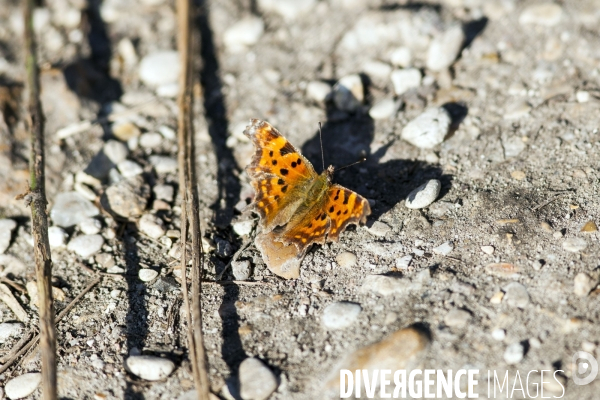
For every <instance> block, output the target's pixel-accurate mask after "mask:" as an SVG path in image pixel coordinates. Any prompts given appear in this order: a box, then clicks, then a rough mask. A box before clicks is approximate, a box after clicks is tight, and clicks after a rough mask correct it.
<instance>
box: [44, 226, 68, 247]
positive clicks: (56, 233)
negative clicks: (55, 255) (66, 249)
mask: <svg viewBox="0 0 600 400" xmlns="http://www.w3.org/2000/svg"><path fill="white" fill-rule="evenodd" d="M68 237H69V235H67V232H65V230H64V229H63V228H61V227H59V226H51V227H49V228H48V241H49V242H50V247H52V248H58V247H63V246H64V245H65V244H66V243H67V239H68Z"/></svg>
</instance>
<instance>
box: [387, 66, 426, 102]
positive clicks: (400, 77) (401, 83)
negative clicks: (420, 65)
mask: <svg viewBox="0 0 600 400" xmlns="http://www.w3.org/2000/svg"><path fill="white" fill-rule="evenodd" d="M391 79H392V84H393V85H394V92H395V93H396V95H398V96H400V95H401V94H404V93H406V92H407V91H409V90H411V89H414V88H417V87H419V86H420V85H421V71H419V70H418V69H417V68H407V69H398V70H396V71H394V72H392V74H391Z"/></svg>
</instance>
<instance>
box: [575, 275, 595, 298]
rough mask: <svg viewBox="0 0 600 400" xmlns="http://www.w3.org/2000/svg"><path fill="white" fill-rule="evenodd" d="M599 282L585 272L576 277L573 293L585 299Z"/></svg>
mask: <svg viewBox="0 0 600 400" xmlns="http://www.w3.org/2000/svg"><path fill="white" fill-rule="evenodd" d="M596 283H597V282H594V280H592V278H591V277H590V276H589V275H588V274H586V273H585V272H580V273H578V274H577V276H575V280H574V286H573V292H574V293H575V294H576V295H577V296H579V297H585V296H587V295H588V293H589V292H591V291H592V289H593V288H594V286H596Z"/></svg>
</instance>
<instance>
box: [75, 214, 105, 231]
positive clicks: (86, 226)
mask: <svg viewBox="0 0 600 400" xmlns="http://www.w3.org/2000/svg"><path fill="white" fill-rule="evenodd" d="M79 229H81V232H83V233H85V234H86V235H95V234H97V233H100V230H101V229H102V223H101V222H100V221H99V220H97V219H96V218H91V217H90V218H86V219H84V220H83V221H81V222H80V223H79Z"/></svg>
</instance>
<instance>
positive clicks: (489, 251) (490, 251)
mask: <svg viewBox="0 0 600 400" xmlns="http://www.w3.org/2000/svg"><path fill="white" fill-rule="evenodd" d="M495 250H496V249H495V248H494V246H481V251H483V252H484V253H485V254H489V255H492V254H494V251H495Z"/></svg>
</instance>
